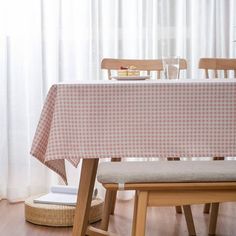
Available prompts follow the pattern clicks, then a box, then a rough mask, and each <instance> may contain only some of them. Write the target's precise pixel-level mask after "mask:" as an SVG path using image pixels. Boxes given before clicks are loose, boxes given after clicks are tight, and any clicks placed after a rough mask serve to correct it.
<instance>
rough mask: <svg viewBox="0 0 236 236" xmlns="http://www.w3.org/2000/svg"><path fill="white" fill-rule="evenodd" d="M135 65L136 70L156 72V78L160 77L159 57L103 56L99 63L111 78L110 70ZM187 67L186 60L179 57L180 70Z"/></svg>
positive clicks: (148, 72)
mask: <svg viewBox="0 0 236 236" xmlns="http://www.w3.org/2000/svg"><path fill="white" fill-rule="evenodd" d="M129 66H135V67H136V69H137V70H140V71H146V72H147V74H148V75H150V72H151V71H155V72H157V79H160V78H161V72H162V71H163V65H162V60H161V59H142V60H141V59H140V60H136V59H114V58H104V59H103V60H102V63H101V68H102V69H107V70H108V78H109V79H111V71H112V70H120V68H121V67H129ZM186 69H187V61H186V60H185V59H180V70H186Z"/></svg>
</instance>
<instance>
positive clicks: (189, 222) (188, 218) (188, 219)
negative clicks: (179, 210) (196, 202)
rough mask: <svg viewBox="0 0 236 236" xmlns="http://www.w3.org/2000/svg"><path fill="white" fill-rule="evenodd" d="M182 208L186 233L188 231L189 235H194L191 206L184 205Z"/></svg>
mask: <svg viewBox="0 0 236 236" xmlns="http://www.w3.org/2000/svg"><path fill="white" fill-rule="evenodd" d="M183 209H184V215H185V219H186V223H187V227H188V233H189V235H191V236H194V235H196V231H195V226H194V221H193V215H192V211H191V206H190V205H184V206H183Z"/></svg>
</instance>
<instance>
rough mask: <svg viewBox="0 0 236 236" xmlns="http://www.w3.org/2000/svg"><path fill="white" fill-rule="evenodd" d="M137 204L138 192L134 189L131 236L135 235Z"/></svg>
mask: <svg viewBox="0 0 236 236" xmlns="http://www.w3.org/2000/svg"><path fill="white" fill-rule="evenodd" d="M137 204H138V192H137V190H136V191H135V196H134V210H133V223H132V233H131V235H132V236H135V232H136V231H135V230H136V223H137Z"/></svg>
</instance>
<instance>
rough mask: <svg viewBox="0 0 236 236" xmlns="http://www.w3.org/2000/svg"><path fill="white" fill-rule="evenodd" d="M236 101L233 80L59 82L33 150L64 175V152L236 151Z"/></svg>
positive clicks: (77, 155)
mask: <svg viewBox="0 0 236 236" xmlns="http://www.w3.org/2000/svg"><path fill="white" fill-rule="evenodd" d="M235 108H236V83H235V82H227V83H225V82H224V83H220V82H198V83H188V82H187V83H183V82H181V83H178V82H175V83H168V82H166V83H165V82H162V83H158V82H145V83H144V82H137V83H132V82H120V83H115V82H114V83H112V82H107V83H97V84H86V83H80V84H79V83H78V84H58V85H53V86H52V87H51V89H50V91H49V93H48V95H47V98H46V101H45V104H44V107H43V110H42V114H41V117H40V121H39V124H38V127H37V130H36V133H35V137H34V140H33V144H32V149H31V154H32V155H33V156H35V157H36V158H37V159H38V160H40V161H41V162H43V163H44V164H45V165H47V166H48V167H49V168H51V169H52V170H54V171H56V172H57V173H58V174H59V175H60V176H61V177H62V178H63V179H64V180H65V181H66V173H65V164H64V160H65V159H66V160H68V161H70V162H71V163H72V164H73V165H74V166H77V165H78V163H79V161H80V159H81V158H107V157H109V158H111V157H186V156H187V157H191V156H192V157H206V156H235V154H236V138H235V137H236V136H235V134H236V109H235Z"/></svg>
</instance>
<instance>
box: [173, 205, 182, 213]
mask: <svg viewBox="0 0 236 236" xmlns="http://www.w3.org/2000/svg"><path fill="white" fill-rule="evenodd" d="M175 211H176V213H178V214H182V208H181V206H176V207H175Z"/></svg>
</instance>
